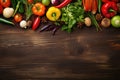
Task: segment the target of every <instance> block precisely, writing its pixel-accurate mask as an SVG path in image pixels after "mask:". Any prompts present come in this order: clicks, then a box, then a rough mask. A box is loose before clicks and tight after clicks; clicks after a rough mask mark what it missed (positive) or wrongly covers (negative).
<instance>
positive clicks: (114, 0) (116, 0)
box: [102, 0, 119, 2]
mask: <svg viewBox="0 0 120 80" xmlns="http://www.w3.org/2000/svg"><path fill="white" fill-rule="evenodd" d="M109 1H113V2H119V0H102V2H109Z"/></svg>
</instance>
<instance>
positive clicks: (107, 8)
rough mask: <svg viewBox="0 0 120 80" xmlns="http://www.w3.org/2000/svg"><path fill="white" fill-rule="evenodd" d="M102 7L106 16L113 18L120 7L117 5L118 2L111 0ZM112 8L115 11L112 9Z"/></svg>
mask: <svg viewBox="0 0 120 80" xmlns="http://www.w3.org/2000/svg"><path fill="white" fill-rule="evenodd" d="M101 9H102V14H103V15H104V16H105V17H107V18H111V17H113V16H115V15H116V12H117V10H118V7H117V4H116V3H115V2H112V1H109V2H107V3H104V4H103V6H102V8H101ZM111 9H112V10H113V11H110V10H111Z"/></svg>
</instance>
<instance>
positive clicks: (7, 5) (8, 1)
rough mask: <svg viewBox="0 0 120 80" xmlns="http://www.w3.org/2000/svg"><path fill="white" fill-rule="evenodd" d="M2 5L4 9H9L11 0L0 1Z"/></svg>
mask: <svg viewBox="0 0 120 80" xmlns="http://www.w3.org/2000/svg"><path fill="white" fill-rule="evenodd" d="M0 3H1V5H2V6H3V7H9V6H10V0H0Z"/></svg>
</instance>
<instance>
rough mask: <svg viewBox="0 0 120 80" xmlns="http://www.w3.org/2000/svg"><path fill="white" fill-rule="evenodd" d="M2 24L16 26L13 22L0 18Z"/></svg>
mask: <svg viewBox="0 0 120 80" xmlns="http://www.w3.org/2000/svg"><path fill="white" fill-rule="evenodd" d="M0 22H3V23H6V24H11V25H15V24H14V23H13V22H11V21H9V20H6V19H3V18H0Z"/></svg>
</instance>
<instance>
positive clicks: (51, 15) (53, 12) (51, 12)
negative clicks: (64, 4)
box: [46, 7, 61, 21]
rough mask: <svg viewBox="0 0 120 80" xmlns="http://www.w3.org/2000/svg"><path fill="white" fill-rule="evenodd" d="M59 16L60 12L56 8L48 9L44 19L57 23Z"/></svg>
mask: <svg viewBox="0 0 120 80" xmlns="http://www.w3.org/2000/svg"><path fill="white" fill-rule="evenodd" d="M60 16H61V11H60V9H58V8H56V7H50V8H49V9H48V11H47V13H46V17H47V18H48V19H49V20H51V21H57V20H58V19H59V17H60Z"/></svg>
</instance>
